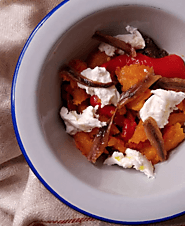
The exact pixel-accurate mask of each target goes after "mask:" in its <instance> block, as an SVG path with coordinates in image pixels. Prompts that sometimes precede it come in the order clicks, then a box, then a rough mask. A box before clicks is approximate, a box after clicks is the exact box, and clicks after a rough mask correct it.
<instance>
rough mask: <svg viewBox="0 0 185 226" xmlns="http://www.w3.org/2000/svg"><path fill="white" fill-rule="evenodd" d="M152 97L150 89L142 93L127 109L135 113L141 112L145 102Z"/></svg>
mask: <svg viewBox="0 0 185 226" xmlns="http://www.w3.org/2000/svg"><path fill="white" fill-rule="evenodd" d="M150 96H151V91H150V89H147V90H146V91H145V92H144V93H142V94H141V95H140V96H138V97H137V98H136V99H134V100H133V101H131V102H130V103H128V104H127V105H126V107H127V108H129V109H132V110H134V111H139V110H140V109H141V108H142V107H143V105H144V103H145V100H146V99H148V98H149V97H150Z"/></svg>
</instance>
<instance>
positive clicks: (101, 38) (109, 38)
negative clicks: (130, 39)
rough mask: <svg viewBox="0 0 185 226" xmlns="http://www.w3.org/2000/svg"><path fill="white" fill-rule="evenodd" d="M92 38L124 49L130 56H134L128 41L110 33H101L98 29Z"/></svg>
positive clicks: (134, 52) (133, 50)
mask: <svg viewBox="0 0 185 226" xmlns="http://www.w3.org/2000/svg"><path fill="white" fill-rule="evenodd" d="M92 38H94V39H97V40H98V41H100V42H105V43H107V44H109V45H112V46H114V47H116V48H118V49H121V50H123V51H125V52H126V53H127V54H129V55H131V56H132V57H136V55H137V54H136V51H135V49H134V48H133V47H132V46H131V45H130V44H128V43H126V42H124V41H122V40H119V39H118V38H115V37H113V36H111V35H106V34H103V33H102V32H100V31H96V32H95V34H94V35H93V36H92Z"/></svg>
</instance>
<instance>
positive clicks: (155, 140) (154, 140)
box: [143, 117, 166, 161]
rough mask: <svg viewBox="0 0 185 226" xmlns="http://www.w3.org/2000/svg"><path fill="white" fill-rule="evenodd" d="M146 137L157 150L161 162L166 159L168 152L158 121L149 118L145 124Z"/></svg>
mask: <svg viewBox="0 0 185 226" xmlns="http://www.w3.org/2000/svg"><path fill="white" fill-rule="evenodd" d="M143 126H144V129H145V133H146V136H147V138H148V140H149V141H150V143H151V145H152V146H153V147H154V148H155V149H156V151H157V154H158V156H159V158H160V160H161V161H164V160H165V159H166V150H165V148H164V140H163V137H162V133H161V131H160V129H159V127H158V125H157V123H156V121H155V120H154V119H153V118H152V117H149V118H148V119H146V120H145V121H144V122H143Z"/></svg>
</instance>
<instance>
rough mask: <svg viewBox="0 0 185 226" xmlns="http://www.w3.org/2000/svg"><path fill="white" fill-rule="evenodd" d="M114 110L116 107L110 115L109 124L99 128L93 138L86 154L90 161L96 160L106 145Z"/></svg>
mask: <svg viewBox="0 0 185 226" xmlns="http://www.w3.org/2000/svg"><path fill="white" fill-rule="evenodd" d="M116 111H117V109H116V110H115V112H114V114H113V115H112V117H111V119H110V122H109V124H108V125H107V126H104V127H102V128H100V129H99V131H98V133H97V134H96V136H95V138H94V141H93V145H92V148H91V151H90V152H89V154H88V156H87V159H88V160H89V161H90V162H92V163H95V162H96V160H97V159H98V158H99V157H100V155H102V154H103V152H104V150H105V148H106V147H107V144H108V140H109V135H110V130H111V126H112V123H113V120H114V116H115V114H116Z"/></svg>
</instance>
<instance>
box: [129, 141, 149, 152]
mask: <svg viewBox="0 0 185 226" xmlns="http://www.w3.org/2000/svg"><path fill="white" fill-rule="evenodd" d="M149 145H150V141H149V140H146V141H144V142H139V143H138V144H136V143H132V142H129V143H127V144H126V146H127V147H128V148H131V149H134V150H137V151H140V152H141V153H142V154H143V152H142V151H143V150H144V148H145V147H148V146H149Z"/></svg>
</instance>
